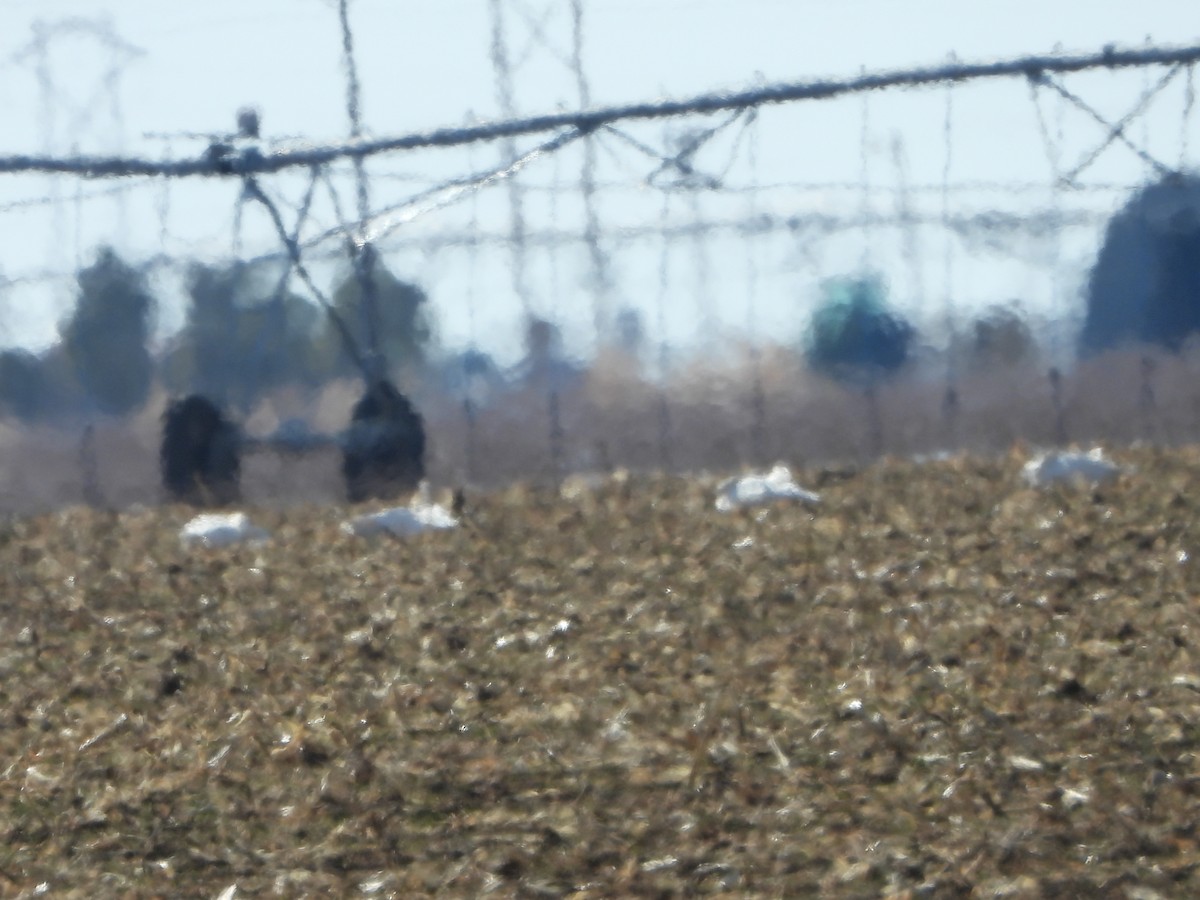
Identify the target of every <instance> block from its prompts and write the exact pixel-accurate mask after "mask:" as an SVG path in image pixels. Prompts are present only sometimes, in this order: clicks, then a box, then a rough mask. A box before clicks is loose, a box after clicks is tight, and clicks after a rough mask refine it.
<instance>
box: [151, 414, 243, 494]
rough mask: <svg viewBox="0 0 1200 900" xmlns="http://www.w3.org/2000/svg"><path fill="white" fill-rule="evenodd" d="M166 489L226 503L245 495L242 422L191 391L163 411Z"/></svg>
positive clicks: (162, 461) (162, 458) (161, 462)
mask: <svg viewBox="0 0 1200 900" xmlns="http://www.w3.org/2000/svg"><path fill="white" fill-rule="evenodd" d="M159 466H160V468H161V471H162V482H163V488H164V489H165V490H166V492H167V495H168V496H169V497H170V498H171V499H172V500H174V501H176V502H180V503H190V504H192V505H193V506H223V505H225V504H229V503H234V502H236V501H237V500H238V499H239V498H240V496H241V490H240V480H241V446H240V437H239V434H238V429H237V426H236V425H234V424H233V423H231V422H229V421H228V420H227V419H226V418H225V417H224V416H223V415H222V414H221V410H220V409H219V408H218V407H217V405H216V404H215V403H213V402H212V401H211V400H209V399H208V398H207V397H204V396H202V395H200V394H190V395H188V396H187V397H184V398H182V399H180V400H176V401H174V402H173V403H171V404H170V405H169V406H168V407H167V409H166V412H164V413H163V437H162V446H161V448H160V451H159Z"/></svg>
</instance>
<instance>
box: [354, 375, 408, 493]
mask: <svg viewBox="0 0 1200 900" xmlns="http://www.w3.org/2000/svg"><path fill="white" fill-rule="evenodd" d="M342 476H343V477H344V478H345V480H346V495H347V497H348V498H349V500H350V502H351V503H360V502H362V501H364V500H371V499H381V500H388V499H393V498H395V497H398V496H400V495H403V494H409V493H412V492H413V491H415V490H416V489H417V487H418V486H419V485H420V483H421V479H423V478H424V477H425V423H424V422H423V421H422V419H421V416H420V414H419V413H418V412H417V411H416V410H415V409H413V406H412V403H410V402H409V400H408V398H407V397H405V396H404V395H403V394H401V393H400V392H399V391H398V390H397V389H396V387H395V386H394V385H393V384H392V383H391V382H389V381H382V380H381V381H377V382H375V383H374V384H372V385H371V386H370V387H369V388H368V389H367V391H366V393H365V394H363V396H362V398H361V399H360V400H359V401H358V402H357V403H356V404H355V405H354V409H353V410H352V411H351V415H350V427H349V429H347V431H346V433H345V440H344V442H343V445H342Z"/></svg>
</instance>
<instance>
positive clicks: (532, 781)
mask: <svg viewBox="0 0 1200 900" xmlns="http://www.w3.org/2000/svg"><path fill="white" fill-rule="evenodd" d="M1114 457H1115V461H1116V462H1117V463H1119V464H1120V465H1121V466H1122V467H1123V473H1122V474H1121V475H1120V476H1119V477H1117V478H1116V479H1115V480H1112V481H1108V482H1103V483H1099V484H1080V483H1059V484H1054V485H1050V486H1048V487H1041V488H1033V487H1030V486H1029V485H1028V484H1027V483H1026V482H1025V481H1024V480H1023V479H1022V475H1021V468H1022V465H1023V463H1025V461H1026V460H1025V458H1024V456H1023V454H1022V452H1020V451H1014V452H1013V453H1011V454H1010V455H1008V456H1007V457H1004V458H1000V459H994V460H979V459H970V458H965V457H960V458H952V459H945V460H937V461H927V462H922V463H916V462H907V461H904V462H900V461H884V462H882V463H879V464H877V465H873V466H871V467H869V468H866V469H863V470H861V471H851V470H845V471H834V470H816V469H808V470H800V471H797V472H796V473H795V474H796V476H797V481H798V482H799V483H801V484H803V485H804V486H805V487H806V488H811V489H813V490H815V491H817V492H819V493H820V495H821V498H820V502H819V503H816V504H798V503H793V504H789V503H787V502H780V503H777V504H774V505H766V506H758V507H749V508H744V509H736V510H734V511H732V512H718V511H717V510H716V509H714V502H713V501H714V497H715V488H716V481H715V480H705V479H683V478H675V477H652V476H645V477H641V476H631V477H622V476H614V477H609V478H606V479H602V480H601V479H597V480H594V481H590V482H589V481H587V480H576V481H573V482H569V483H568V484H567V485H565V486H564V487H563V489H562V490H561V491H553V492H552V491H549V490H540V489H533V488H522V487H515V488H511V489H508V490H506V491H501V492H497V493H494V494H486V495H478V496H473V495H468V496H467V498H466V504H465V508H464V509H463V510H462V519H461V524H460V526H459V527H457V528H454V529H449V530H444V531H436V532H430V533H427V534H421V535H418V536H414V537H410V538H406V539H403V540H400V539H395V538H391V537H388V536H386V535H384V536H377V537H374V538H369V539H368V538H363V537H358V536H355V535H353V534H350V533H348V532H346V531H344V530H343V529H342V528H341V527H340V525H341V523H342V521H343V520H344V519H345V518H347V515H348V513H347V510H345V509H337V508H333V507H311V508H306V507H293V508H289V509H285V510H280V509H265V508H264V509H250V510H248V512H249V514H250V517H251V518H252V519H253V521H254V522H255V523H256V524H257V525H259V526H262V527H264V528H265V529H266V530H267V531H269V532H270V534H271V538H270V540H269V541H267V542H266V543H260V544H243V545H237V546H232V547H226V548H222V549H204V548H201V547H197V546H185V545H183V544H182V543H181V542H180V539H179V533H180V529H181V528H182V526H183V525H184V523H185V522H186V521H187V520H188V519H189V518H190V516H191V515H192V513H191V512H190V511H189V510H187V509H185V508H183V507H165V508H158V509H140V510H139V509H133V510H130V511H126V512H121V513H104V512H99V511H95V510H88V509H82V508H75V509H70V510H67V511H63V512H59V513H54V514H48V515H44V516H40V517H33V518H19V519H13V520H10V521H8V522H7V524H5V525H4V526H3V531H2V534H0V561H2V562H0V578H2V579H3V588H2V598H3V599H2V602H3V609H4V615H3V620H2V623H3V631H2V632H0V675H2V678H0V696H2V698H3V702H2V704H0V758H2V759H3V760H4V761H5V762H4V766H5V768H4V777H3V779H2V780H0V828H2V829H3V841H2V842H0V885H2V888H0V892H2V893H4V894H5V895H10V896H34V895H36V894H39V893H41V894H45V895H47V896H55V897H70V896H79V897H85V896H86V897H91V896H99V895H106V896H116V895H121V896H181V897H216V896H218V895H220V894H222V892H225V893H224V894H223V896H230V897H231V896H237V897H272V896H302V895H322V894H323V895H329V896H336V895H342V896H347V895H359V894H361V895H364V896H377V897H387V896H395V897H409V896H420V895H442V896H464V897H465V896H477V895H480V894H482V893H485V892H491V893H494V894H496V895H498V896H509V895H512V896H547V897H551V896H571V895H576V896H582V897H588V896H595V897H601V896H646V895H649V896H675V895H693V894H720V893H725V894H728V895H735V896H785V895H786V896H815V895H824V896H846V897H877V896H897V897H902V896H928V897H958V896H962V897H966V896H973V897H1001V896H1004V897H1012V896H1016V897H1040V896H1098V897H1105V896H1113V897H1155V896H1163V897H1184V896H1195V895H1197V893H1200V869H1198V866H1200V846H1198V845H1200V834H1198V833H1197V831H1196V821H1197V810H1198V808H1200V797H1198V795H1200V761H1198V758H1197V750H1198V748H1200V667H1198V666H1197V661H1196V657H1197V652H1198V651H1197V647H1196V646H1193V645H1196V644H1197V643H1198V642H1200V608H1198V604H1197V597H1198V596H1200V575H1198V574H1197V568H1196V566H1197V563H1196V561H1195V558H1196V553H1197V551H1198V550H1200V543H1198V542H1200V525H1198V524H1197V515H1198V511H1200V452H1198V451H1196V450H1194V449H1184V450H1174V451H1162V450H1150V449H1142V450H1137V449H1135V450H1127V451H1120V452H1117V453H1115V454H1114ZM364 509H365V508H364Z"/></svg>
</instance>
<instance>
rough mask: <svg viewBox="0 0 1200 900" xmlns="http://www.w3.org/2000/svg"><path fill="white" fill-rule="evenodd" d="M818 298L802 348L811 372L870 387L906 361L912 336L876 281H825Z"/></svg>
mask: <svg viewBox="0 0 1200 900" xmlns="http://www.w3.org/2000/svg"><path fill="white" fill-rule="evenodd" d="M821 294H822V298H821V303H820V305H819V306H818V307H817V311H816V312H815V313H814V314H813V317H812V323H811V325H810V332H809V335H808V346H807V348H806V350H807V356H808V363H809V365H810V366H812V368H813V369H815V370H816V371H818V372H821V373H822V374H825V375H828V376H830V377H831V378H835V379H837V380H838V381H842V382H849V383H853V384H858V385H863V386H869V385H872V384H875V383H877V382H879V381H881V380H883V379H884V378H886V377H887V376H889V375H891V374H892V373H894V372H896V371H897V370H898V369H899V368H901V367H902V366H903V365H904V364H905V363H906V362H907V361H908V359H909V354H910V352H911V349H912V342H913V338H914V337H915V331H914V329H913V327H912V326H911V325H910V324H909V323H908V321H907V320H905V319H904V318H903V317H902V316H900V315H899V314H898V313H896V312H894V311H892V310H891V309H890V308H889V307H888V304H887V300H886V294H885V291H884V287H883V282H882V281H881V280H880V279H879V278H878V277H875V276H866V277H860V278H834V279H830V280H829V281H826V282H825V283H824V284H823V285H822V286H821Z"/></svg>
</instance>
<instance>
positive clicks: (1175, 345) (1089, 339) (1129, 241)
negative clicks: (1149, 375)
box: [1079, 174, 1200, 356]
mask: <svg viewBox="0 0 1200 900" xmlns="http://www.w3.org/2000/svg"><path fill="white" fill-rule="evenodd" d="M1197 331H1200V177H1197V176H1196V175H1184V174H1172V175H1167V176H1166V177H1164V178H1162V179H1161V180H1159V181H1157V182H1155V183H1154V184H1151V185H1149V186H1148V187H1146V188H1144V189H1142V190H1141V191H1139V192H1138V193H1137V194H1135V195H1134V197H1133V198H1132V199H1131V200H1130V201H1129V202H1128V203H1127V204H1126V205H1125V206H1124V207H1122V209H1121V210H1120V211H1119V212H1118V213H1117V214H1116V215H1115V216H1113V218H1112V219H1111V220H1110V221H1109V223H1108V228H1107V230H1106V231H1105V235H1104V243H1103V245H1102V246H1101V248H1100V254H1099V256H1098V257H1097V259H1096V264H1095V266H1094V267H1093V268H1092V272H1091V277H1090V278H1089V280H1088V290H1087V314H1086V316H1085V319H1084V323H1083V331H1082V333H1081V334H1080V339H1079V343H1080V351H1081V352H1082V353H1083V354H1084V355H1085V356H1086V355H1091V354H1095V353H1099V352H1102V351H1104V350H1108V349H1110V348H1113V347H1118V346H1120V345H1121V344H1126V343H1148V344H1157V345H1158V346H1160V347H1165V348H1166V349H1168V350H1178V349H1179V348H1180V347H1181V346H1182V344H1183V342H1184V341H1185V340H1186V339H1187V338H1188V336H1189V335H1192V334H1194V333H1196V332H1197Z"/></svg>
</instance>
